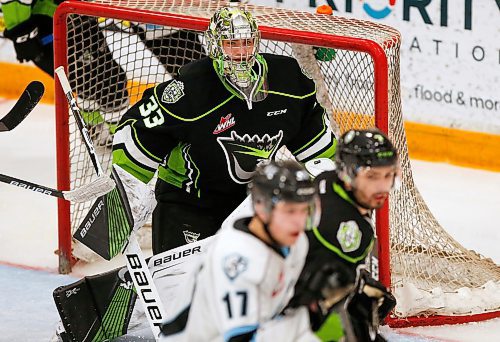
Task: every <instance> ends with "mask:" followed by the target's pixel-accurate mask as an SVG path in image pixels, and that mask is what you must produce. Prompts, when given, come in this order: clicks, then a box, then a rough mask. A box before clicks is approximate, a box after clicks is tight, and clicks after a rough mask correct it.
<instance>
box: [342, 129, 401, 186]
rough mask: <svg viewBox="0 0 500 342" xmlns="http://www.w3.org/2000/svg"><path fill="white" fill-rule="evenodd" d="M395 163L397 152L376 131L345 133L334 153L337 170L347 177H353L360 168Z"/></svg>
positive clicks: (389, 142)
mask: <svg viewBox="0 0 500 342" xmlns="http://www.w3.org/2000/svg"><path fill="white" fill-rule="evenodd" d="M397 161H398V153H397V150H396V149H395V148H394V146H393V145H392V142H391V141H390V140H389V138H388V137H387V136H386V135H385V134H384V133H382V132H381V131H379V130H378V129H369V130H355V129H354V130H350V131H347V132H346V133H344V134H343V135H342V137H341V138H340V140H339V142H338V145H337V151H336V152H335V163H336V164H337V169H338V170H339V171H346V173H347V175H348V176H349V177H355V176H356V173H357V170H358V169H359V168H360V167H377V166H390V165H396V163H397Z"/></svg>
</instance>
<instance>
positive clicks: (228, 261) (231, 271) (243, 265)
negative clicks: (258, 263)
mask: <svg viewBox="0 0 500 342" xmlns="http://www.w3.org/2000/svg"><path fill="white" fill-rule="evenodd" d="M222 267H223V268H224V273H225V274H226V276H227V277H228V278H229V280H231V281H232V280H234V279H236V278H237V277H238V276H239V275H240V274H242V273H243V272H245V271H246V269H247V267H248V261H247V259H246V258H244V257H242V256H241V255H239V254H236V253H235V254H231V255H228V256H227V257H225V258H224V260H223V265H222Z"/></svg>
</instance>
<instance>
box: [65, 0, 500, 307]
mask: <svg viewBox="0 0 500 342" xmlns="http://www.w3.org/2000/svg"><path fill="white" fill-rule="evenodd" d="M93 3H97V4H102V5H106V7H105V9H102V8H100V7H99V8H97V9H95V10H94V11H93V12H92V13H95V16H84V15H82V14H71V15H69V16H68V18H67V24H68V31H67V38H68V49H67V62H68V69H69V78H70V83H71V85H72V88H73V89H74V90H75V91H76V93H77V95H78V96H79V98H80V106H81V107H82V109H84V110H85V111H86V112H87V116H86V120H87V122H88V123H89V125H90V126H91V127H92V128H91V130H90V131H91V135H92V138H93V140H94V143H95V144H96V145H97V151H98V153H99V155H100V158H101V163H102V165H103V168H109V166H110V163H111V154H110V152H111V139H110V135H111V134H110V130H111V131H112V129H113V125H114V124H115V123H116V122H117V121H118V120H119V118H120V116H121V115H122V114H123V111H124V110H125V109H126V108H128V106H130V105H131V104H133V103H135V102H136V101H137V100H138V98H140V94H142V92H143V90H144V89H145V88H146V87H148V86H152V85H153V84H155V83H159V82H162V81H165V80H168V79H169V78H171V77H172V76H173V75H175V74H176V72H177V70H178V68H179V67H180V66H181V65H183V64H185V63H187V62H189V61H190V60H192V59H197V58H199V57H201V56H203V55H205V51H206V50H205V46H204V42H203V39H202V35H200V34H199V31H188V30H186V29H192V28H193V27H198V26H200V25H199V24H197V25H198V26H196V22H197V20H198V21H199V18H203V19H204V20H205V21H203V22H202V23H203V24H204V25H206V23H207V21H206V19H208V18H210V16H211V15H212V14H213V12H214V11H215V9H216V8H218V7H220V6H221V5H225V4H226V3H225V2H221V1H194V0H193V1H188V0H137V1H132V0H129V1H126V0H123V1H121V0H118V1H113V0H97V1H94V2H93ZM112 6H119V7H122V8H125V9H129V10H130V11H116V10H115V9H114V8H113V7H112ZM247 7H248V8H249V9H250V11H251V12H252V13H253V14H254V17H255V18H256V20H257V22H258V23H259V25H260V26H261V28H262V31H263V38H264V39H263V40H262V42H261V52H271V53H275V54H283V55H289V56H294V57H295V58H297V59H298V60H299V62H300V63H301V65H302V66H303V68H304V69H305V70H306V71H307V72H308V73H309V74H310V75H312V77H313V78H314V79H315V80H316V83H317V85H318V97H319V98H320V101H321V102H322V104H323V105H325V106H326V107H327V108H328V109H329V111H330V113H331V116H332V119H333V120H332V122H335V125H336V126H335V127H333V128H334V130H335V131H337V132H343V131H345V130H346V129H348V128H352V127H357V128H360V127H371V126H375V125H376V122H375V108H380V107H377V104H376V103H377V99H376V95H375V94H376V93H375V89H376V88H377V87H382V86H383V85H384V78H385V77H387V79H388V103H387V104H384V105H385V106H386V111H387V112H388V116H387V120H388V127H389V135H390V137H391V138H392V139H393V141H394V142H395V145H396V146H397V148H398V149H399V151H400V155H401V166H402V169H403V176H402V181H403V185H402V187H401V188H400V189H398V190H397V191H394V192H393V193H392V194H391V197H390V211H389V212H390V220H389V221H390V224H389V227H383V229H386V230H387V229H388V230H389V235H390V242H389V244H390V246H389V247H390V256H391V259H390V260H391V261H390V265H380V267H381V268H383V267H385V268H387V267H390V269H391V282H392V287H393V290H394V291H395V293H396V295H397V297H398V306H397V307H396V311H395V315H396V316H399V317H406V316H412V315H416V314H424V315H432V314H445V315H470V314H477V313H483V312H490V311H498V310H499V309H500V298H499V295H498V293H500V292H499V291H498V290H499V288H500V286H499V284H500V270H499V267H498V266H497V265H495V264H494V263H493V262H492V261H491V260H489V259H485V258H484V257H482V256H480V255H478V254H477V253H475V252H473V251H469V250H467V249H465V248H464V247H462V246H461V245H460V244H458V243H457V242H456V241H455V240H454V239H453V238H452V237H450V236H449V235H448V234H447V233H446V231H445V230H444V229H443V228H442V227H441V226H440V225H439V223H438V222H437V221H436V219H435V218H434V216H433V215H432V213H431V212H430V211H429V209H428V208H427V206H426V204H425V202H424V201H423V199H422V198H421V196H420V194H419V192H418V190H417V189H416V187H415V185H414V182H413V178H412V173H411V167H410V162H409V158H408V151H407V145H406V136H405V131H404V126H403V118H402V113H401V94H400V84H399V78H400V77H399V56H400V52H399V47H400V35H399V33H398V32H397V31H396V30H394V29H392V28H390V27H387V26H384V25H380V24H376V23H371V22H366V21H361V20H355V19H347V18H340V17H336V16H327V15H314V14H311V13H307V12H297V11H290V10H284V9H277V8H267V7H255V6H247ZM170 14H174V15H177V16H174V17H175V20H173V19H172V18H173V16H172V15H170ZM103 17H104V18H115V19H107V20H106V19H104V18H103ZM158 18H161V20H162V22H164V23H168V27H167V26H161V25H158V22H159V21H158ZM179 18H180V20H179ZM182 18H188V19H189V20H185V21H183V20H182ZM188 22H189V24H188ZM193 22H194V24H193ZM200 27H201V26H200ZM181 28H182V29H181ZM280 29H290V30H295V32H296V34H290V31H287V32H286V33H283V32H282V31H280ZM312 36H315V37H323V38H324V41H325V42H327V41H328V42H333V44H334V45H335V46H345V45H344V44H343V43H342V42H343V39H344V38H345V37H348V38H350V39H351V38H355V40H354V43H351V44H350V47H349V48H343V49H340V48H336V49H335V56H332V55H331V52H332V50H319V51H317V49H315V50H313V47H312V46H310V45H307V44H306V45H303V44H304V43H307V42H308V40H309V38H310V37H312ZM356 42H362V43H366V42H369V44H374V45H376V46H377V47H381V48H382V51H383V52H384V53H385V56H384V57H383V59H384V62H383V63H387V65H388V74H386V75H379V74H377V72H376V70H375V67H374V54H372V53H366V52H359V51H360V50H363V49H362V48H360V44H359V45H358V44H357V43H356ZM325 44H326V43H325ZM325 53H326V55H325ZM314 54H316V55H317V56H318V55H323V56H324V57H321V56H320V58H319V59H323V60H322V61H321V60H318V59H317V58H315V57H314ZM325 56H326V57H325ZM69 120H70V161H71V170H70V179H71V188H75V187H79V186H81V185H83V184H85V183H88V182H89V181H90V180H91V179H93V177H95V173H94V171H93V168H92V163H91V162H90V160H89V158H88V156H87V153H86V151H85V147H84V145H83V144H82V143H81V142H80V137H79V135H78V130H77V129H76V126H75V124H74V122H73V121H72V119H71V118H70V119H69ZM90 204H91V203H84V204H81V205H80V204H73V205H72V207H71V224H72V229H73V230H74V229H76V228H77V227H78V224H79V223H80V222H81V220H82V218H83V217H84V216H85V215H86V213H87V211H88V209H89V207H90ZM142 231H146V236H144V237H143V241H142V242H146V243H149V242H150V235H149V233H148V232H147V230H144V229H143V230H142ZM88 252H89V250H88V249H86V248H85V247H83V248H81V247H78V246H75V249H74V254H75V255H76V256H77V257H78V258H82V259H85V260H91V259H92V257H91V256H90V254H89V253H88ZM464 288H467V289H469V290H464ZM483 290H485V291H483ZM467 291H469V292H467ZM480 291H482V293H483V294H479V292H480ZM495 291H496V292H495ZM493 293H495V295H492V294H493ZM450 296H451V298H450ZM480 296H486V297H484V298H483V297H480ZM457 298H458V299H457ZM478 298H482V299H481V300H479V301H480V302H481V305H479V304H478V303H477V302H478Z"/></svg>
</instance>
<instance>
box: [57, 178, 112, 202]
mask: <svg viewBox="0 0 500 342" xmlns="http://www.w3.org/2000/svg"><path fill="white" fill-rule="evenodd" d="M114 188H115V182H114V180H113V179H111V177H109V176H108V175H102V176H100V177H98V178H97V179H95V180H93V181H92V182H90V183H88V184H85V185H84V186H81V187H79V188H76V189H74V190H70V191H63V195H64V199H66V200H68V201H71V202H88V201H92V200H94V199H96V198H97V197H100V196H102V195H105V194H107V193H108V192H110V191H111V190H113V189H114Z"/></svg>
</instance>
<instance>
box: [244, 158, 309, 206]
mask: <svg viewBox="0 0 500 342" xmlns="http://www.w3.org/2000/svg"><path fill="white" fill-rule="evenodd" d="M248 190H249V193H250V194H251V195H252V202H253V203H254V204H255V203H257V202H259V203H264V204H265V205H266V207H267V209H268V210H269V211H271V210H272V209H273V208H274V206H275V205H276V203H277V202H279V201H286V202H312V200H313V198H314V196H315V194H316V190H315V187H314V184H313V182H312V179H311V177H310V176H309V173H308V172H307V171H306V170H305V169H304V168H303V167H302V166H301V165H300V164H299V163H297V162H295V161H292V160H285V161H266V162H265V163H263V164H261V165H259V166H257V168H256V169H255V173H254V175H253V177H252V181H251V182H250V183H249V184H248Z"/></svg>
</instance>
